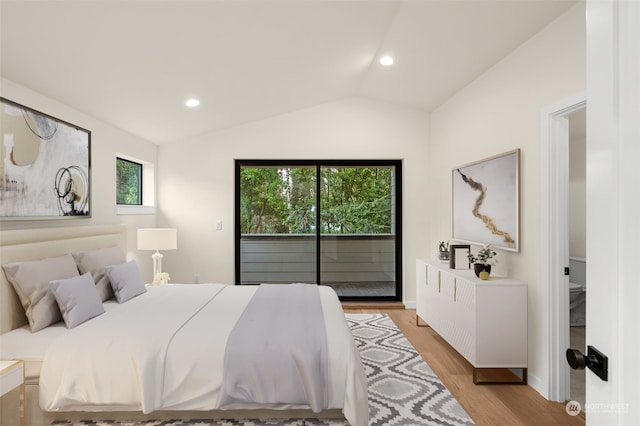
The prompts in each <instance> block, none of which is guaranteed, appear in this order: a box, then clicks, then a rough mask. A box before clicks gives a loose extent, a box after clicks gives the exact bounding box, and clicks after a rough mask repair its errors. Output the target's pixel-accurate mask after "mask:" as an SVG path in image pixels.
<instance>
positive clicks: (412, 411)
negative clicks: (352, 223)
mask: <svg viewBox="0 0 640 426" xmlns="http://www.w3.org/2000/svg"><path fill="white" fill-rule="evenodd" d="M346 317H347V322H348V323H349V327H350V328H351V332H352V334H353V338H354V340H355V342H356V346H357V347H358V349H359V351H360V357H361V358H362V363H363V364H364V368H365V372H366V374H367V381H368V386H369V388H368V393H369V425H370V426H401V425H406V426H422V425H425V426H427V425H451V426H467V425H474V423H473V421H472V420H471V418H470V417H469V415H468V414H467V413H466V412H465V411H464V409H463V408H462V406H461V405H460V404H459V403H458V401H456V399H455V398H454V397H453V395H451V393H450V392H449V390H448V389H447V388H446V387H445V386H444V385H443V384H442V382H441V381H440V379H438V377H437V376H436V375H435V374H434V373H433V371H432V370H431V368H430V367H429V366H428V365H427V363H426V362H425V361H424V360H423V359H422V357H421V356H420V354H418V353H417V352H416V350H415V349H414V348H413V346H411V343H409V341H408V340H407V339H406V337H405V336H404V334H402V332H401V331H400V330H399V329H398V327H397V326H396V325H395V324H394V322H393V321H392V320H391V319H390V318H389V317H388V316H387V315H385V314H346ZM52 425H57V426H63V425H64V426H71V425H73V426H115V425H118V426H265V425H269V426H345V425H348V422H347V421H346V420H330V419H310V418H308V419H297V420H277V419H273V420H169V421H167V420H164V421H161V420H157V421H142V422H115V421H83V422H71V421H56V422H53V423H52Z"/></svg>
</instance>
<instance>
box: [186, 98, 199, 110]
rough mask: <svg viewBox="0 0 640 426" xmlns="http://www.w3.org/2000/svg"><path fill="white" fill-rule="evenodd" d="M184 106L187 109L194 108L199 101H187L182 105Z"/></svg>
mask: <svg viewBox="0 0 640 426" xmlns="http://www.w3.org/2000/svg"><path fill="white" fill-rule="evenodd" d="M184 104H185V105H186V106H188V107H189V108H195V107H197V106H198V105H200V101H199V100H197V99H193V98H192V99H189V100H187V102H185V103H184Z"/></svg>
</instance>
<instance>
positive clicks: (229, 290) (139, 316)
mask: <svg viewBox="0 0 640 426" xmlns="http://www.w3.org/2000/svg"><path fill="white" fill-rule="evenodd" d="M319 290H320V297H321V301H322V310H323V315H324V318H325V326H326V330H327V352H328V374H329V377H328V381H329V408H330V409H336V408H337V409H342V410H343V413H344V415H345V418H346V419H347V420H348V421H349V422H350V423H351V424H352V425H358V426H359V425H366V424H367V422H368V405H367V383H366V376H365V373H364V369H363V366H362V363H361V361H360V356H359V353H358V351H357V349H356V347H355V343H354V341H353V338H352V336H351V332H350V330H349V327H348V325H347V323H346V320H345V317H344V314H343V312H342V308H341V306H340V303H339V300H338V298H337V296H336V294H335V292H334V291H333V290H332V289H331V288H328V287H320V288H319ZM255 291H256V287H254V286H226V285H222V284H198V285H188V284H176V285H168V286H159V287H151V288H149V291H148V292H146V293H144V294H142V295H140V296H138V297H135V298H134V299H131V300H129V301H128V302H126V303H124V304H122V305H119V306H118V307H117V308H114V309H111V310H109V311H108V312H106V313H105V314H103V315H101V316H99V317H96V318H94V319H92V320H90V321H88V322H86V323H84V324H82V325H80V326H78V327H76V328H74V329H72V330H69V332H67V333H65V334H64V335H63V336H61V337H59V338H58V339H56V340H55V341H54V342H53V344H52V345H51V346H50V347H49V349H48V351H47V354H46V356H45V359H44V362H43V365H42V371H41V374H40V406H41V407H42V409H43V410H45V411H142V412H143V413H145V414H146V413H150V412H153V411H157V410H193V411H196V410H197V411H199V410H214V409H219V408H220V407H219V405H218V398H219V396H220V389H221V385H222V378H223V374H222V369H223V363H224V352H225V343H226V341H227V337H228V336H229V333H230V331H231V329H232V328H233V326H234V324H235V322H236V321H237V319H238V318H239V316H240V315H241V313H242V311H243V310H244V308H245V306H246V305H247V303H248V302H249V300H250V298H251V296H252V295H253V293H254V292H255ZM257 355H258V356H259V354H257ZM224 408H225V409H252V408H271V409H295V408H308V407H301V406H292V405H277V406H264V405H260V406H256V405H252V404H236V405H233V406H225V407H224Z"/></svg>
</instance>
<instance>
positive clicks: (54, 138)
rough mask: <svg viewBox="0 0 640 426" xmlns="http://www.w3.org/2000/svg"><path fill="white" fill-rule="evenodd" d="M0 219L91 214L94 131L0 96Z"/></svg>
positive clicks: (76, 216)
mask: <svg viewBox="0 0 640 426" xmlns="http://www.w3.org/2000/svg"><path fill="white" fill-rule="evenodd" d="M0 107H1V111H0V137H1V138H2V146H1V147H0V148H1V152H0V160H1V162H0V219H1V220H21V219H22V220H25V219H26V220H37V219H57V218H80V217H82V218H88V217H91V180H90V179H91V132H90V131H89V130H86V129H82V128H80V127H78V126H75V125H73V124H70V123H67V122H65V121H62V120H59V119H57V118H54V117H51V116H49V115H46V114H43V113H41V112H38V111H35V110H33V109H31V108H28V107H26V106H23V105H20V104H17V103H15V102H13V101H10V100H8V99H5V98H0Z"/></svg>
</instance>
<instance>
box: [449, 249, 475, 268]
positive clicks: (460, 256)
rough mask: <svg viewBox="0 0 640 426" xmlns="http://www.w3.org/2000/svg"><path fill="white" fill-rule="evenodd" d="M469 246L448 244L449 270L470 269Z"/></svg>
mask: <svg viewBox="0 0 640 426" xmlns="http://www.w3.org/2000/svg"><path fill="white" fill-rule="evenodd" d="M470 250H471V245H470V244H450V245H449V268H450V269H470V268H471V265H470V264H469V257H468V255H469V251H470Z"/></svg>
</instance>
